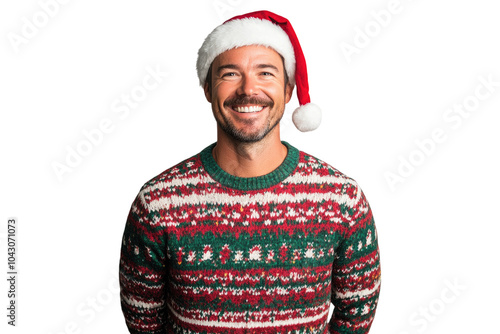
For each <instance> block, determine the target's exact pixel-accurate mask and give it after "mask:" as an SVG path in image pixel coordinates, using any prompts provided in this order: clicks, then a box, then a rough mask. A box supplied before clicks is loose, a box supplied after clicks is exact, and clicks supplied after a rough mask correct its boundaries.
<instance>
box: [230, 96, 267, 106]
mask: <svg viewBox="0 0 500 334" xmlns="http://www.w3.org/2000/svg"><path fill="white" fill-rule="evenodd" d="M240 104H256V105H261V106H266V107H272V106H273V105H274V102H273V101H272V100H271V99H265V98H262V97H256V96H237V97H232V98H229V99H227V100H226V101H224V107H231V106H234V105H240Z"/></svg>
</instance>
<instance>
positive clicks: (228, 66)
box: [217, 64, 238, 73]
mask: <svg viewBox="0 0 500 334" xmlns="http://www.w3.org/2000/svg"><path fill="white" fill-rule="evenodd" d="M225 69H230V70H237V69H238V66H236V65H235V64H226V65H221V66H219V67H217V73H220V72H221V71H222V70H225Z"/></svg>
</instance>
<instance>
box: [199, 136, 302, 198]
mask: <svg viewBox="0 0 500 334" xmlns="http://www.w3.org/2000/svg"><path fill="white" fill-rule="evenodd" d="M282 143H283V145H285V146H286V147H287V149H288V152H287V155H286V157H285V160H283V162H282V163H281V165H279V166H278V168H276V169H275V170H273V171H272V172H271V173H269V174H265V175H262V176H256V177H239V176H234V175H231V174H229V173H227V172H225V171H224V170H223V169H222V168H220V167H219V165H218V164H217V162H215V159H214V157H213V155H212V150H213V148H214V147H215V145H216V144H217V143H213V144H211V145H209V146H207V147H206V148H205V149H204V150H203V151H201V153H200V157H201V162H202V164H203V166H204V167H205V170H206V171H207V172H208V174H209V175H210V176H211V177H212V178H213V179H214V180H216V181H217V182H219V183H221V184H222V185H224V186H226V187H229V188H233V189H237V190H259V189H265V188H269V187H272V186H274V185H276V184H278V183H280V182H282V181H283V180H284V179H286V178H287V177H288V176H289V175H290V174H291V173H292V172H293V171H294V169H295V168H296V167H297V165H298V163H299V150H297V149H296V148H295V147H293V146H292V145H290V144H289V143H287V142H286V141H282Z"/></svg>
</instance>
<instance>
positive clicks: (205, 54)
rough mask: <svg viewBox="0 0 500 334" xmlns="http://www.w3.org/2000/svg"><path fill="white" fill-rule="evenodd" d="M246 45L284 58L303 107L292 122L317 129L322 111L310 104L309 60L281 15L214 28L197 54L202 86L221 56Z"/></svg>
mask: <svg viewBox="0 0 500 334" xmlns="http://www.w3.org/2000/svg"><path fill="white" fill-rule="evenodd" d="M246 45H263V46H266V47H269V48H272V49H274V50H275V51H276V52H278V53H279V54H280V55H281V56H282V57H283V59H284V65H285V71H286V73H287V75H288V79H289V81H290V83H291V84H295V85H296V86H297V97H298V99H299V104H300V106H299V107H298V108H297V109H295V111H294V112H293V115H292V120H293V123H294V124H295V126H296V127H297V129H299V130H300V131H312V130H315V129H316V128H317V127H318V126H319V124H320V123H321V109H320V108H319V107H318V106H317V105H315V104H313V103H311V98H310V97H309V83H308V80H307V67H306V60H305V58H304V54H303V53H302V48H301V47H300V43H299V40H298V39H297V36H296V35H295V31H294V30H293V28H292V25H291V24H290V22H289V21H288V20H287V19H286V18H284V17H282V16H279V15H276V14H274V13H271V12H269V11H258V12H252V13H248V14H244V15H239V16H235V17H233V18H232V19H229V20H227V21H226V22H224V23H223V24H222V25H220V26H218V27H217V28H215V29H214V30H213V31H212V32H211V33H210V34H209V35H208V36H207V38H206V39H205V41H204V42H203V45H202V46H201V48H200V50H199V51H198V61H197V64H196V68H197V71H198V78H199V80H200V85H201V86H202V87H203V86H204V85H205V80H206V78H207V74H208V70H209V68H210V66H211V65H212V62H213V61H214V59H215V58H216V57H217V56H218V55H220V54H221V53H223V52H225V51H228V50H231V49H234V48H238V47H242V46H246Z"/></svg>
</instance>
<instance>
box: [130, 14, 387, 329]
mask: <svg viewBox="0 0 500 334" xmlns="http://www.w3.org/2000/svg"><path fill="white" fill-rule="evenodd" d="M197 70H198V77H199V80H200V84H201V86H202V87H203V89H204V93H205V96H206V99H207V100H208V102H210V103H211V105H212V112H213V115H214V117H215V120H216V123H217V142H216V143H213V144H211V145H209V146H208V147H207V148H205V149H204V150H203V151H202V152H201V153H199V154H197V155H195V156H193V157H191V158H189V159H187V160H185V161H183V162H181V163H179V164H177V165H176V166H174V167H172V168H169V169H167V170H166V171H164V172H163V173H161V174H160V175H158V176H156V177H155V178H153V179H152V180H150V181H149V182H147V183H146V184H145V185H144V186H143V187H142V189H141V191H140V192H139V194H138V195H137V197H136V199H135V201H134V203H133V204H132V208H131V210H130V214H129V216H128V220H127V224H126V227H125V232H124V236H123V242H122V251H121V260H120V284H121V302H122V310H123V313H124V316H125V320H126V323H127V326H128V328H129V331H130V333H258V332H261V333H368V331H369V329H370V327H371V324H372V322H373V319H374V315H375V310H376V307H377V302H378V297H379V292H380V261H379V251H378V243H377V232H376V229H375V223H374V219H373V215H372V212H371V209H370V206H369V204H368V202H367V200H366V198H365V196H364V194H363V192H362V191H361V189H360V188H359V186H358V184H357V183H356V182H355V181H354V180H353V179H351V178H349V177H347V176H345V175H344V174H342V173H341V172H339V171H338V170H337V169H335V168H333V167H332V166H330V165H328V164H327V163H325V162H323V161H321V160H319V159H317V158H315V157H313V156H311V155H308V154H306V153H304V152H302V151H299V150H298V149H296V148H295V147H294V146H292V145H290V144H289V143H287V142H283V141H281V139H280V124H279V123H280V120H281V118H282V117H283V114H284V110H285V105H286V104H287V103H288V102H289V101H290V99H291V96H292V92H293V90H294V86H296V87H297V97H298V99H299V103H300V105H301V106H300V107H299V108H298V109H297V110H296V111H295V112H294V115H293V120H294V123H295V125H296V126H297V127H298V128H299V130H301V131H309V130H313V129H315V128H316V127H317V126H318V125H319V120H320V117H318V116H320V113H319V110H318V108H317V107H316V106H315V105H313V104H312V103H310V98H309V94H308V85H307V71H306V66H305V60H304V57H303V54H302V50H301V48H300V44H299V43H298V40H297V38H296V35H295V33H294V31H293V29H292V27H291V25H290V23H289V22H288V21H287V20H286V19H285V18H283V17H280V16H278V15H276V14H273V13H270V12H267V11H261V12H253V13H249V14H245V15H242V16H237V17H235V18H233V19H231V20H229V21H227V22H225V23H224V24H222V25H221V26H219V27H217V28H216V29H215V30H214V31H213V32H212V33H211V34H209V35H208V37H207V38H206V40H205V42H204V43H203V45H202V47H201V48H200V51H199V53H198V62H197ZM332 303H333V305H334V311H333V315H332V317H331V319H330V320H329V319H328V314H329V309H330V305H331V304H332Z"/></svg>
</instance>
